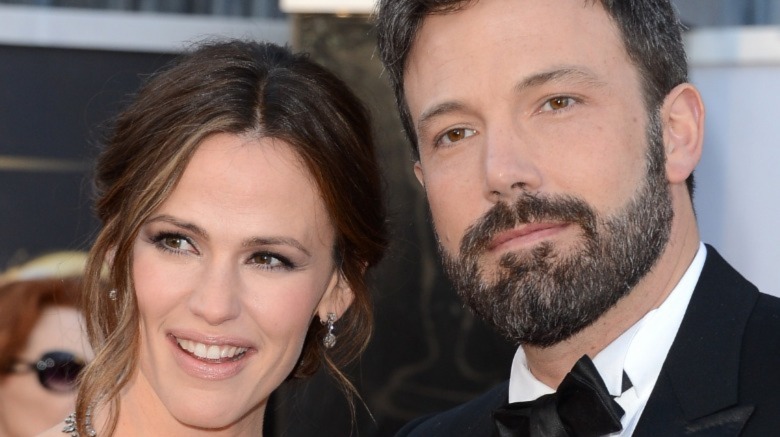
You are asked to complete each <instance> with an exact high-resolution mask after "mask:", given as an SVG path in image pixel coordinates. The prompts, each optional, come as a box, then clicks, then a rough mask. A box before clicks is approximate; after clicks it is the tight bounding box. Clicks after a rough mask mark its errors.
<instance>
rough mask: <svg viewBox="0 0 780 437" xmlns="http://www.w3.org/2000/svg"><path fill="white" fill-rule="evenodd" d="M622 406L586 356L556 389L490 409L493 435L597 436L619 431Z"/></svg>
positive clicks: (527, 436) (511, 436)
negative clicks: (531, 399)
mask: <svg viewBox="0 0 780 437" xmlns="http://www.w3.org/2000/svg"><path fill="white" fill-rule="evenodd" d="M623 413H624V412H623V409H622V408H620V405H618V404H617V402H615V400H614V399H612V396H610V394H609V391H607V386H606V385H605V384H604V381H603V380H602V379H601V376H600V375H599V372H598V370H596V366H594V365H593V362H592V361H591V360H590V358H588V356H587V355H585V356H583V357H582V358H580V360H579V361H577V363H576V364H575V365H574V368H573V369H572V370H571V372H569V374H568V375H566V377H565V378H564V379H563V382H561V385H560V386H558V391H557V392H555V393H552V394H548V395H544V396H542V397H540V398H539V399H536V400H534V401H530V402H513V403H511V404H509V405H507V406H505V407H502V408H499V409H498V410H496V411H494V412H493V418H494V419H495V421H496V434H495V435H496V436H497V437H575V436H576V437H597V436H604V435H607V434H610V433H613V432H617V431H620V430H621V429H623V427H622V426H621V424H620V418H621V417H623Z"/></svg>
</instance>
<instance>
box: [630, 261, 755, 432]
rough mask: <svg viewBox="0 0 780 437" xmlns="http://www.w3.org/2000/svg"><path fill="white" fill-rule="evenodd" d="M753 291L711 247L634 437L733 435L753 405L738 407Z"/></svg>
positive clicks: (753, 301) (746, 418)
mask: <svg viewBox="0 0 780 437" xmlns="http://www.w3.org/2000/svg"><path fill="white" fill-rule="evenodd" d="M757 298H758V290H757V289H756V288H755V287H754V286H753V285H752V284H750V283H749V282H747V281H746V280H745V279H744V278H743V277H742V276H741V275H740V274H739V273H737V272H736V271H735V270H734V269H733V268H731V266H729V265H728V263H726V261H725V260H723V258H722V257H721V256H720V255H719V254H718V253H717V252H716V251H715V249H713V248H712V247H710V246H707V260H706V261H705V263H704V268H703V270H702V273H701V276H700V278H699V281H698V283H697V284H696V288H695V289H694V292H693V295H692V297H691V301H690V304H689V305H688V309H687V311H686V313H685V317H684V318H683V321H682V324H681V325H680V330H679V331H678V332H677V336H676V337H675V340H674V343H673V344H672V347H671V349H670V350H669V355H668V356H667V357H666V361H665V362H664V365H663V367H662V368H661V373H660V375H659V377H658V382H657V383H656V386H655V388H654V389H653V392H652V393H651V395H650V399H649V401H648V403H647V406H646V407H645V410H644V412H643V413H642V416H641V418H640V420H639V424H638V426H637V429H636V431H635V432H634V436H635V437H641V436H647V437H650V436H659V435H680V436H708V437H710V436H724V437H725V436H737V435H739V432H740V430H741V429H742V427H743V426H744V424H745V422H747V420H748V419H749V418H750V415H751V413H752V412H753V407H752V406H750V405H738V389H739V387H738V381H739V358H740V350H741V347H742V335H743V332H744V330H745V325H746V323H747V321H748V318H749V317H750V313H751V311H752V309H753V306H754V305H755V302H756V300H757Z"/></svg>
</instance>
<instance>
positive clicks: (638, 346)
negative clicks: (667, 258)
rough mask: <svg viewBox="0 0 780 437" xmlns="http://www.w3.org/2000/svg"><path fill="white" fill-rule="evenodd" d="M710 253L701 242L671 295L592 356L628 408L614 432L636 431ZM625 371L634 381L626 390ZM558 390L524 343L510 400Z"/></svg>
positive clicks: (513, 375) (515, 366) (611, 390)
mask: <svg viewBox="0 0 780 437" xmlns="http://www.w3.org/2000/svg"><path fill="white" fill-rule="evenodd" d="M706 257H707V249H706V247H705V246H704V244H703V243H699V250H698V251H697V252H696V256H695V257H694V258H693V262H691V265H690V266H688V269H687V270H686V271H685V274H684V275H683V276H682V278H680V282H678V283H677V285H676V286H675V287H674V289H673V290H672V292H671V293H670V294H669V296H667V297H666V300H664V302H663V303H662V304H661V305H660V306H659V307H658V308H656V309H654V310H652V311H650V312H648V313H647V314H646V315H645V316H644V317H642V318H641V319H640V320H639V321H638V322H636V323H635V324H634V325H633V326H631V327H630V328H629V329H628V330H626V332H624V333H623V334H622V335H621V336H620V337H618V338H617V339H615V340H614V341H613V342H612V343H610V344H609V345H607V347H606V348H604V350H602V351H601V352H599V354H598V355H596V356H595V357H594V358H593V364H594V365H595V366H596V369H598V371H599V374H600V375H601V377H602V379H604V383H605V385H606V386H607V389H608V390H609V393H610V394H611V395H613V396H616V397H615V401H617V403H618V404H620V406H621V407H622V408H623V410H624V411H625V415H624V416H623V418H622V419H621V423H622V425H623V430H622V431H620V432H616V433H614V434H610V436H620V437H624V436H630V435H631V434H632V433H633V432H634V429H635V428H636V425H637V423H638V422H639V417H640V416H641V414H642V411H643V410H644V408H645V405H647V400H648V399H649V398H650V393H651V392H652V391H653V387H655V382H656V380H657V379H658V375H659V374H660V373H661V367H662V366H663V364H664V361H665V360H666V355H667V354H668V353H669V349H670V348H671V347H672V342H674V338H675V336H676V335H677V330H678V329H679V328H680V323H682V319H683V316H684V315H685V311H686V309H687V308H688V302H690V300H691V295H692V294H693V289H694V288H695V287H696V283H697V282H698V280H699V276H700V275H701V270H702V268H703V267H704V259H705V258H706ZM624 371H625V372H626V374H627V375H628V377H629V379H631V383H632V384H633V387H631V388H630V389H629V390H627V391H626V392H625V393H621V391H622V385H623V372H624ZM554 391H555V390H553V389H552V388H550V387H548V386H547V385H545V384H544V383H542V382H541V381H539V380H538V379H536V377H534V376H533V374H532V373H531V371H530V370H529V369H528V363H527V361H526V357H525V352H524V351H523V348H522V347H520V348H518V349H517V353H515V358H514V361H513V362H512V373H511V376H510V378H509V402H524V401H532V400H534V399H536V398H538V397H540V396H542V395H545V394H549V393H553V392H554Z"/></svg>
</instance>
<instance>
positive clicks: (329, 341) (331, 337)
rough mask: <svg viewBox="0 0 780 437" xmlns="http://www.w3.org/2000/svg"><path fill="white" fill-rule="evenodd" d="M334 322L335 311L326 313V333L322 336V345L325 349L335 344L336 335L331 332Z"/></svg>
mask: <svg viewBox="0 0 780 437" xmlns="http://www.w3.org/2000/svg"><path fill="white" fill-rule="evenodd" d="M335 323H336V313H328V319H327V320H326V321H325V324H326V325H328V326H327V329H328V333H327V334H325V337H323V338H322V345H323V346H325V349H330V348H332V347H333V346H335V345H336V335H335V334H334V333H333V325H334V324H335Z"/></svg>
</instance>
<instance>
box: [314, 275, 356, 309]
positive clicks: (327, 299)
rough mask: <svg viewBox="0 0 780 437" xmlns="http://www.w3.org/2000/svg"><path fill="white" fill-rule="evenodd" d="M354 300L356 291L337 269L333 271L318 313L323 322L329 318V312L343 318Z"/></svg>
mask: <svg viewBox="0 0 780 437" xmlns="http://www.w3.org/2000/svg"><path fill="white" fill-rule="evenodd" d="M353 300H355V293H354V292H353V291H352V288H351V287H350V286H349V284H348V283H347V280H346V279H345V278H344V275H343V274H342V273H341V271H340V270H336V271H334V272H333V276H332V277H331V280H330V283H329V284H328V289H327V290H326V291H325V294H324V295H323V296H322V299H320V304H319V305H318V306H317V315H318V316H319V318H320V320H321V321H323V322H324V321H325V320H328V313H334V314H336V317H337V319H338V318H341V316H342V315H344V313H345V312H346V311H347V309H349V307H350V306H351V305H352V301H353Z"/></svg>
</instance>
